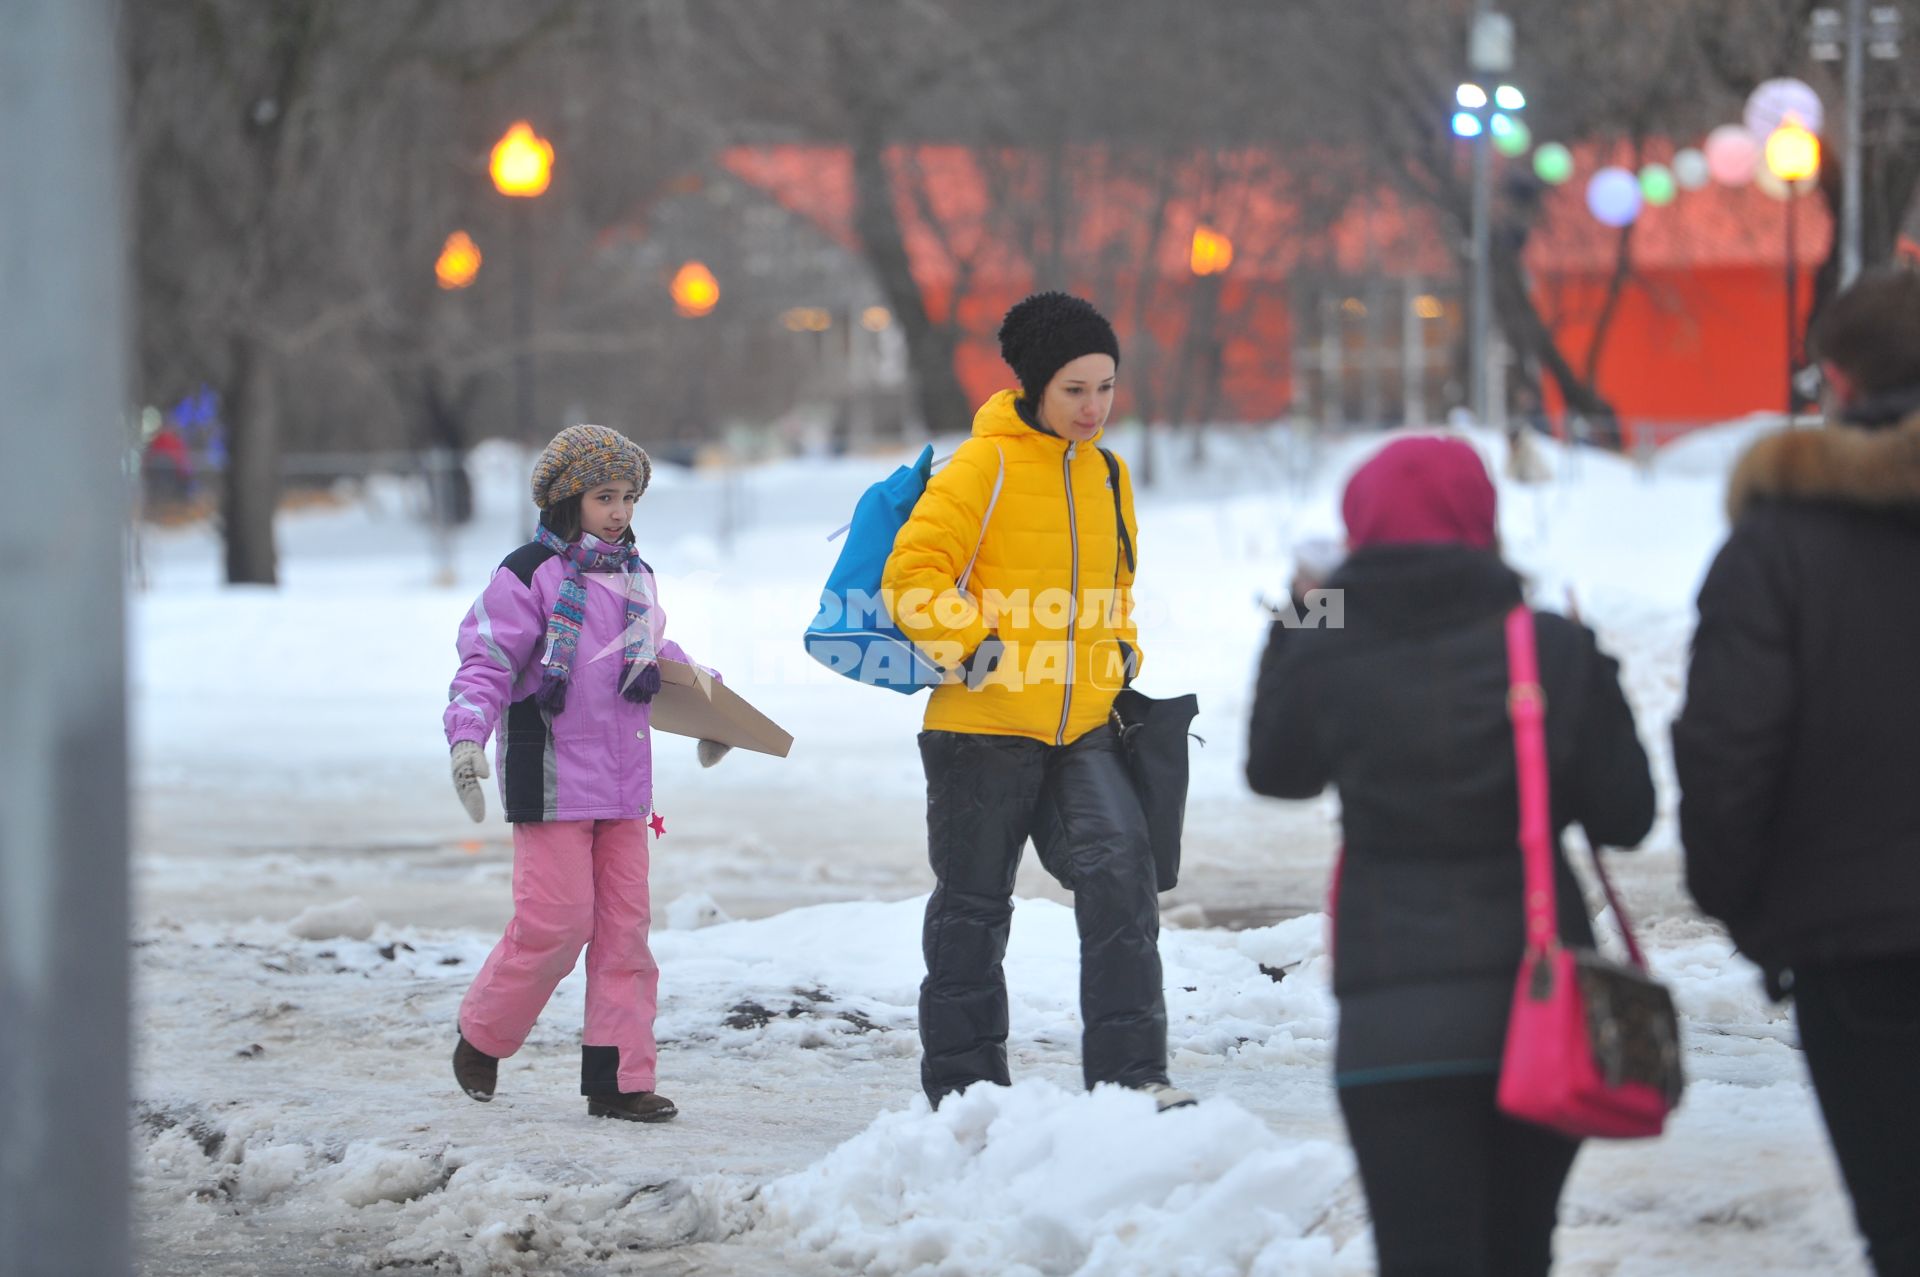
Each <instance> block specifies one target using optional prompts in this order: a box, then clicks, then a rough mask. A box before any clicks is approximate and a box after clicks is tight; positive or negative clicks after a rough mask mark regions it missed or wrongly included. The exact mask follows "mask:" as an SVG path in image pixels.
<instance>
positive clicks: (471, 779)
mask: <svg viewBox="0 0 1920 1277" xmlns="http://www.w3.org/2000/svg"><path fill="white" fill-rule="evenodd" d="M491 775H493V770H492V769H491V768H490V767H488V766H487V751H486V750H484V749H481V748H480V746H479V745H478V744H476V743H475V742H473V741H470V740H463V741H456V742H454V746H453V791H454V792H455V793H456V794H458V795H460V803H461V805H462V806H464V807H465V808H466V809H467V815H469V816H471V817H473V823H474V824H476V825H477V824H479V823H480V822H481V821H483V820H485V819H486V818H487V796H486V794H485V793H484V792H483V791H482V790H481V788H480V782H481V781H483V780H485V779H486V778H487V777H489V776H491Z"/></svg>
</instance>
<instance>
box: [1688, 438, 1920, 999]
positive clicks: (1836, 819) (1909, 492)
mask: <svg viewBox="0 0 1920 1277" xmlns="http://www.w3.org/2000/svg"><path fill="white" fill-rule="evenodd" d="M1728 513H1729V516H1730V518H1731V520H1732V524H1733V530H1732V532H1731V534H1730V535H1729V536H1728V538H1727V543H1726V545H1725V546H1723V547H1722V548H1721V550H1720V553H1719V556H1718V557H1717V558H1716V559H1715V560H1714V562H1713V566H1712V568H1711V569H1710V570H1709V571H1708V573H1707V578H1706V582H1705V584H1704V585H1703V586H1702V587H1701V590H1700V600H1699V606H1700V626H1699V629H1698V631H1697V632H1696V633H1695V636H1694V645H1693V660H1692V667H1691V669H1690V670H1689V673H1688V678H1687V703H1686V708H1685V710H1684V711H1683V712H1682V713H1681V715H1680V717H1679V718H1678V720H1677V721H1676V722H1675V723H1674V728H1673V753H1674V763H1675V766H1676V768H1677V770H1678V771H1679V775H1680V788H1681V799H1680V833H1681V839H1682V841H1683V842H1684V843H1685V845H1686V861H1687V886H1688V887H1689V889H1690V890H1691V891H1692V892H1693V897H1694V899H1695V900H1696V901H1698V902H1699V905H1700V907H1701V909H1703V910H1705V911H1706V912H1707V913H1709V914H1711V915H1713V916H1714V917H1716V918H1719V919H1721V920H1723V921H1724V922H1725V923H1726V924H1727V928H1728V930H1729V931H1730V932H1731V933H1732V935H1733V939H1734V942H1735V943H1736V944H1737V945H1739V947H1740V948H1741V949H1742V950H1743V951H1744V952H1745V953H1746V954H1747V955H1748V956H1749V957H1751V958H1753V959H1754V960H1755V961H1756V962H1758V963H1759V964H1760V965H1761V966H1762V967H1764V968H1766V970H1767V972H1768V975H1769V977H1770V981H1771V982H1772V984H1773V986H1774V988H1775V991H1776V992H1778V991H1781V990H1782V989H1783V988H1784V987H1786V986H1787V984H1789V983H1790V976H1789V972H1790V971H1791V969H1792V968H1793V967H1794V966H1795V965H1796V964H1801V965H1806V964H1816V963H1826V962H1835V961H1846V960H1848V959H1854V958H1873V957H1882V956H1888V955H1892V954H1897V953H1903V952H1906V953H1911V952H1920V415H1916V416H1912V417H1909V418H1908V419H1907V420H1906V421H1905V422H1904V423H1903V424H1901V425H1899V426H1898V427H1897V428H1894V429H1887V430H1871V431H1870V430H1862V429H1858V428H1854V427H1849V426H1834V427H1829V428H1827V429H1823V430H1802V431H1791V432H1787V433H1784V434H1779V435H1774V436H1770V437H1768V438H1766V439H1763V440H1761V441H1760V442H1759V443H1758V444H1756V445H1755V446H1754V447H1753V448H1752V450H1751V451H1749V452H1748V454H1747V455H1746V457H1745V458H1743V459H1742V461H1741V463H1740V465H1739V466H1738V467H1737V468H1736V470H1735V471H1734V476H1733V480H1732V484H1731V488H1730V491H1729V494H1728Z"/></svg>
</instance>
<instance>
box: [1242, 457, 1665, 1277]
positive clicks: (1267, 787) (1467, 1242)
mask: <svg viewBox="0 0 1920 1277" xmlns="http://www.w3.org/2000/svg"><path fill="white" fill-rule="evenodd" d="M1496 507H1497V500H1496V494H1495V490H1494V486H1493V481H1492V479H1491V478H1490V477H1489V476H1488V474H1487V468H1486V465H1485V464H1484V463H1483V462H1482V461H1481V460H1480V456H1479V454H1478V453H1476V452H1475V451H1474V449H1473V447H1472V446H1471V445H1470V444H1468V443H1467V442H1466V441H1465V440H1462V439H1459V438H1452V437H1439V436H1412V437H1404V438H1399V439H1395V440H1394V441H1393V442H1391V443H1389V444H1387V445H1386V446H1385V447H1384V448H1382V449H1380V451H1379V452H1377V453H1376V454H1374V456H1373V457H1372V458H1371V459H1369V460H1368V461H1367V462H1366V464H1364V465H1362V466H1361V467H1360V468H1359V470H1358V471H1357V472H1355V474H1354V476H1353V478H1352V480H1351V481H1350V482H1349V483H1348V484H1347V487H1346V492H1345V494H1344V499H1343V500H1342V502H1341V516H1342V518H1343V520H1344V521H1345V523H1346V527H1347V544H1348V547H1349V549H1350V551H1351V553H1350V554H1349V555H1348V557H1347V559H1346V561H1345V562H1343V563H1342V564H1340V565H1339V566H1338V567H1337V568H1335V569H1333V571H1332V572H1331V574H1330V575H1329V576H1328V577H1327V579H1326V581H1325V588H1326V589H1328V590H1332V591H1339V592H1340V598H1341V603H1342V609H1341V619H1340V621H1339V622H1338V623H1337V624H1338V626H1339V628H1334V624H1335V623H1332V622H1330V623H1329V624H1328V625H1326V626H1324V627H1317V628H1304V627H1302V626H1299V625H1293V624H1290V623H1288V622H1287V621H1286V619H1285V618H1283V620H1282V621H1281V622H1277V623H1276V624H1275V625H1274V627H1273V631H1272V633H1271V635H1270V636H1269V638H1268V641H1267V650H1266V653H1265V655H1264V656H1263V657H1262V658H1261V663H1260V677H1259V683H1258V685H1257V686H1256V687H1255V690H1254V699H1253V710H1252V715H1251V720H1252V721H1251V723H1250V725H1249V730H1248V743H1247V781H1248V783H1249V785H1251V787H1252V788H1253V790H1254V792H1256V793H1260V794H1265V795H1268V796H1271V797H1275V798H1291V799H1307V798H1314V797H1317V796H1318V795H1319V794H1320V793H1321V792H1322V791H1323V790H1325V789H1326V788H1327V787H1328V786H1329V785H1331V786H1333V787H1334V788H1335V789H1336V790H1338V791H1339V795H1340V821H1341V833H1342V837H1343V842H1344V845H1345V850H1344V852H1343V854H1342V857H1341V860H1340V862H1339V867H1338V868H1337V869H1336V871H1335V872H1336V882H1337V884H1338V889H1337V892H1336V895H1335V899H1334V901H1333V904H1332V913H1333V918H1334V926H1333V931H1332V944H1331V948H1332V950H1333V959H1334V964H1333V993H1334V997H1335V998H1336V999H1338V1001H1339V1004H1340V1025H1339V1033H1338V1035H1337V1037H1336V1039H1335V1043H1334V1050H1333V1073H1334V1086H1335V1088H1336V1090H1337V1094H1338V1096H1339V1101H1340V1110H1341V1114H1342V1116H1343V1117H1344V1118H1345V1119H1346V1126H1347V1135H1348V1138H1349V1139H1350V1140H1351V1141H1352V1143H1353V1150H1354V1160H1355V1162H1356V1163H1357V1164H1358V1166H1359V1169H1360V1185H1361V1188H1362V1189H1363V1190H1364V1191H1365V1193H1366V1199H1367V1211H1368V1215H1369V1217H1370V1219H1371V1220H1372V1224H1373V1239H1374V1251H1375V1254H1376V1257H1377V1259H1378V1271H1379V1273H1380V1274H1381V1277H1414V1275H1415V1274H1422V1275H1424V1274H1433V1273H1475V1274H1480V1275H1481V1277H1545V1274H1546V1273H1547V1271H1548V1270H1549V1268H1550V1267H1551V1266H1552V1261H1553V1231H1554V1226H1555V1224H1556V1222H1557V1220H1558V1216H1559V1203H1560V1190H1561V1188H1562V1186H1563V1185H1564V1184H1565V1182H1566V1179H1567V1176H1568V1173H1569V1172H1570V1171H1571V1170H1572V1168H1573V1162H1574V1157H1575V1155H1576V1153H1577V1152H1578V1151H1579V1144H1578V1143H1577V1142H1576V1141H1574V1140H1571V1139H1568V1138H1566V1137H1564V1136H1562V1135H1560V1134H1558V1133H1557V1132H1554V1131H1551V1130H1548V1129H1547V1128H1545V1127H1538V1126H1530V1125H1528V1124H1527V1123H1524V1122H1522V1121H1520V1120H1518V1119H1516V1118H1513V1117H1510V1116H1508V1115H1507V1114H1506V1113H1504V1112H1503V1111H1502V1110H1501V1109H1500V1108H1499V1106H1498V1104H1497V1102H1496V1093H1497V1088H1498V1083H1499V1072H1500V1062H1501V1055H1502V1051H1503V1048H1504V1044H1505V1040H1506V1031H1507V1017H1508V1011H1509V1008H1510V1007H1511V1005H1512V999H1513V986H1514V980H1515V977H1516V975H1517V973H1518V971H1519V967H1520V958H1521V954H1522V952H1523V951H1524V949H1525V947H1526V944H1525V935H1524V932H1523V927H1522V919H1523V916H1524V909H1523V906H1522V900H1521V897H1522V890H1523V882H1524V875H1523V872H1522V865H1521V853H1520V845H1519V811H1518V799H1517V797H1516V786H1517V780H1516V774H1515V763H1514V746H1513V728H1512V724H1511V723H1510V721H1509V719H1508V717H1507V698H1508V691H1507V689H1508V685H1509V675H1508V665H1507V645H1506V618H1507V616H1508V614H1509V613H1510V612H1512V611H1513V610H1514V609H1515V608H1516V607H1517V606H1519V605H1520V603H1521V601H1522V595H1521V583H1520V578H1519V576H1518V574H1517V573H1515V572H1514V570H1513V569H1512V568H1510V567H1509V566H1507V564H1506V563H1504V562H1503V561H1502V560H1501V558H1500V546H1499V536H1498V533H1497V528H1498V521H1497V519H1496V514H1497V508H1496ZM1329 615H1331V613H1329ZM1533 621H1534V627H1535V633H1536V638H1537V644H1536V645H1537V647H1538V649H1539V662H1540V683H1541V686H1542V688H1543V689H1544V691H1545V697H1546V703H1547V707H1548V708H1547V718H1546V734H1547V758H1548V766H1549V770H1550V771H1551V774H1552V781H1551V791H1552V796H1553V797H1552V821H1553V828H1554V832H1555V835H1556V840H1557V837H1558V835H1560V834H1562V833H1564V832H1565V830H1566V828H1567V827H1568V826H1569V825H1572V824H1575V823H1578V824H1579V825H1581V826H1582V827H1583V829H1584V831H1585V833H1586V836H1587V839H1588V840H1589V841H1590V842H1592V843H1594V844H1595V845H1600V844H1606V845H1608V846H1618V847H1630V846H1633V845H1634V844H1636V843H1638V842H1639V841H1640V840H1641V839H1642V838H1643V837H1645V836H1646V833H1647V830H1648V828H1649V826H1651V825H1652V823H1653V815H1654V796H1653V779H1652V776H1651V774H1650V772H1649V770H1648V766H1647V756H1646V751H1645V750H1644V749H1643V748H1642V747H1641V744H1640V738H1639V735H1638V732H1637V730H1636V728H1635V726H1634V721H1633V713H1632V710H1631V709H1630V708H1629V707H1628V705H1627V700H1626V697H1625V695H1624V694H1623V693H1622V692H1621V689H1620V677H1619V668H1618V666H1617V665H1616V664H1615V663H1614V661H1613V658H1611V657H1610V656H1608V655H1607V654H1606V653H1604V652H1603V651H1601V649H1600V647H1599V645H1598V642H1597V641H1596V639H1595V637H1594V634H1593V632H1592V631H1591V630H1589V629H1587V628H1586V627H1585V626H1583V625H1581V624H1579V623H1578V622H1576V621H1573V620H1570V619H1568V618H1566V617H1562V616H1554V615H1551V614H1546V613H1541V614H1538V615H1536V616H1535V617H1534V618H1533ZM1554 865H1555V886H1556V894H1557V904H1558V906H1559V924H1560V935H1561V937H1562V938H1563V939H1564V940H1565V941H1566V943H1569V944H1577V945H1583V946H1584V945H1591V944H1592V943H1593V930H1592V926H1591V923H1590V922H1589V920H1588V917H1587V914H1586V911H1585V909H1584V908H1583V907H1582V904H1581V896H1580V889H1579V886H1578V885H1577V883H1576V882H1575V880H1574V878H1573V871H1572V869H1571V868H1570V866H1569V865H1568V864H1567V862H1566V860H1565V857H1564V855H1563V854H1562V853H1561V852H1559V851H1558V849H1557V848H1556V851H1555V853H1554Z"/></svg>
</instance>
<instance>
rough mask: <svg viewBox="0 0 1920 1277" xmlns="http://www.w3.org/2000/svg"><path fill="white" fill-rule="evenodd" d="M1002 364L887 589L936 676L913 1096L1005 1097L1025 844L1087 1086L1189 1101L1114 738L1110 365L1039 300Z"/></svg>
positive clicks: (1054, 300)
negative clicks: (1032, 857)
mask: <svg viewBox="0 0 1920 1277" xmlns="http://www.w3.org/2000/svg"><path fill="white" fill-rule="evenodd" d="M1000 351H1001V354H1002V355H1003V356H1004V357H1005V358H1006V361H1007V363H1008V364H1010V365H1011V366H1012V368H1013V370H1014V372H1015V373H1016V374H1017V375H1018V376H1019V379H1020V385H1021V390H1020V391H1019V392H1018V393H1016V392H1014V391H1010V390H1007V391H1001V392H1000V393H999V394H996V395H994V396H993V398H991V399H989V400H987V402H986V403H985V404H984V405H983V406H982V407H981V408H980V411H979V412H978V414H977V415H976V416H975V417H974V419H973V437H972V438H970V439H968V440H967V441H966V442H965V443H963V444H961V445H960V448H959V450H958V451H957V452H956V453H955V454H954V457H953V460H952V461H951V462H950V463H949V464H948V465H947V467H946V468H945V469H944V470H942V471H941V472H940V473H939V474H937V475H935V476H934V477H933V480H932V481H931V482H930V483H929V484H928V485H927V491H926V493H925V495H924V496H922V497H921V499H920V501H919V503H918V504H917V505H915V507H914V510H913V516H912V518H910V519H909V520H908V521H907V524H906V526H905V527H903V528H901V530H900V535H899V536H898V538H896V539H895V541H894V544H893V553H892V555H891V556H889V558H888V559H887V566H886V573H885V577H884V580H883V594H884V597H885V599H886V600H887V606H888V608H889V609H890V611H891V613H892V615H893V618H894V620H895V622H896V623H897V624H898V625H899V626H900V629H901V630H902V632H903V633H905V634H906V636H907V637H908V638H909V639H911V640H912V641H913V642H914V644H915V645H916V646H917V647H919V648H920V649H921V650H922V651H923V652H924V653H925V654H926V655H927V656H928V657H929V658H930V659H931V660H933V661H934V662H935V663H936V664H939V665H940V666H942V667H943V668H947V669H949V670H951V671H952V676H951V677H950V679H949V680H948V681H947V682H946V683H944V684H942V685H941V686H939V687H936V688H935V689H934V691H933V694H932V698H931V700H930V701H929V703H928V705H927V715H926V723H925V730H924V731H922V732H921V733H920V756H921V761H922V764H923V765H924V767H925V769H926V775H927V834H928V855H929V859H930V860H931V861H932V863H933V873H934V889H933V894H932V896H931V897H929V898H928V901H927V918H926V928H925V931H924V933H923V948H924V951H925V955H926V962H927V975H926V979H925V980H924V981H923V982H922V983H921V986H920V1043H921V1048H922V1052H923V1054H922V1057H921V1063H920V1079H921V1084H922V1086H924V1087H925V1088H926V1092H927V1098H928V1099H930V1100H931V1101H932V1102H933V1103H934V1104H936V1105H937V1104H939V1102H940V1100H941V1099H942V1097H944V1096H946V1095H949V1094H951V1093H953V1092H955V1091H959V1090H961V1089H963V1088H965V1087H967V1086H969V1085H971V1084H972V1083H974V1082H978V1081H991V1082H997V1083H999V1084H1001V1085H1006V1084H1007V1082H1008V1081H1009V1078H1008V1073H1007V989H1006V980H1005V977H1004V976H1003V974H1002V972H1001V965H1000V964H1001V959H1002V958H1003V957H1004V956H1005V954H1006V950H1007V935H1008V931H1009V929H1010V927H1011V925H1012V920H1013V879H1014V871H1015V869H1016V868H1018V866H1019V863H1020V853H1021V850H1022V848H1023V847H1024V846H1025V844H1026V841H1027V839H1028V838H1029V837H1032V838H1033V840H1034V845H1035V847H1036V848H1037V849H1038V851H1039V853H1040V860H1041V863H1042V864H1043V865H1044V866H1045V867H1046V869H1047V871H1048V872H1049V873H1051V874H1053V876H1054V877H1056V878H1058V879H1059V880H1060V882H1061V884H1062V885H1064V886H1065V887H1067V888H1068V890H1070V891H1072V892H1073V893H1074V914H1075V917H1076V919H1077V921H1078V923H1079V930H1080V1013H1081V1020H1082V1024H1083V1033H1084V1037H1083V1040H1082V1044H1081V1060H1082V1066H1083V1070H1084V1073H1085V1076H1086V1082H1087V1085H1088V1086H1089V1087H1091V1086H1093V1085H1095V1084H1096V1083H1100V1082H1114V1083H1118V1084H1120V1085H1122V1086H1128V1087H1134V1088H1136V1089H1140V1090H1145V1091H1149V1092H1151V1093H1152V1094H1153V1095H1154V1097H1155V1099H1156V1101H1157V1102H1158V1103H1159V1104H1160V1106H1161V1107H1162V1108H1168V1107H1172V1106H1173V1105H1176V1104H1182V1103H1192V1102H1193V1097H1192V1096H1190V1095H1188V1094H1186V1093H1185V1092H1184V1091H1177V1090H1175V1089H1174V1088H1173V1087H1172V1086H1170V1085H1169V1084H1168V1079H1167V1013H1166V1001H1165V998H1164V996H1163V994H1162V990H1161V977H1160V953H1159V948H1158V941H1159V932H1160V913H1159V899H1158V894H1157V887H1156V884H1155V882H1154V869H1153V859H1152V855H1151V852H1150V850H1149V848H1148V843H1147V829H1146V818H1145V816H1144V815H1143V813H1142V811H1141V808H1140V801H1139V798H1138V796H1137V795H1136V794H1135V792H1134V789H1133V785H1132V782H1131V779H1130V778H1129V776H1128V773H1127V769H1126V765H1125V763H1124V761H1123V760H1122V758H1121V756H1120V753H1119V746H1118V742H1117V740H1116V738H1115V736H1114V731H1113V728H1112V726H1111V725H1110V723H1109V717H1110V715H1111V712H1112V709H1113V698H1114V693H1115V692H1117V691H1119V690H1120V688H1121V687H1123V686H1125V685H1126V683H1127V682H1128V681H1129V680H1131V679H1132V677H1133V676H1134V675H1135V674H1136V673H1137V672H1138V670H1139V664H1140V651H1139V644H1138V642H1137V639H1136V635H1135V630H1134V625H1133V620H1132V617H1131V615H1130V613H1131V611H1132V587H1133V562H1132V559H1133V555H1132V547H1133V544H1134V530H1135V527H1134V522H1133V492H1132V487H1131V485H1130V483H1129V482H1128V479H1127V469H1126V466H1125V465H1124V464H1123V463H1121V462H1120V461H1119V459H1118V458H1117V457H1113V456H1112V454H1110V453H1108V452H1106V450H1104V449H1102V448H1100V447H1099V446H1098V440H1099V438H1100V432H1101V429H1102V427H1104V426H1105V424H1106V420H1107V414H1108V412H1109V411H1111V409H1112V407H1113V383H1114V375H1115V372H1116V370H1117V368H1118V365H1119V358H1120V345H1119V342H1118V341H1117V340H1116V339H1115V337H1114V333H1113V328H1112V327H1111V326H1110V325H1109V324H1108V323H1107V321H1106V320H1105V319H1104V318H1102V317H1101V315H1100V313H1099V312H1098V311H1097V310H1095V309H1094V308H1093V307H1092V306H1091V305H1089V304H1088V303H1087V302H1085V301H1082V300H1081V299H1079V298H1077V297H1070V296H1067V295H1066V294H1064V293H1039V294H1036V295H1034V296H1032V297H1029V298H1027V299H1026V300H1025V301H1023V302H1021V303H1020V304H1019V305H1017V306H1015V307H1014V308H1013V309H1012V310H1010V311H1008V312H1007V317H1006V320H1005V322H1004V323H1003V324H1002V325H1001V328H1000ZM1123 511H1124V513H1122V512H1123Z"/></svg>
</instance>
